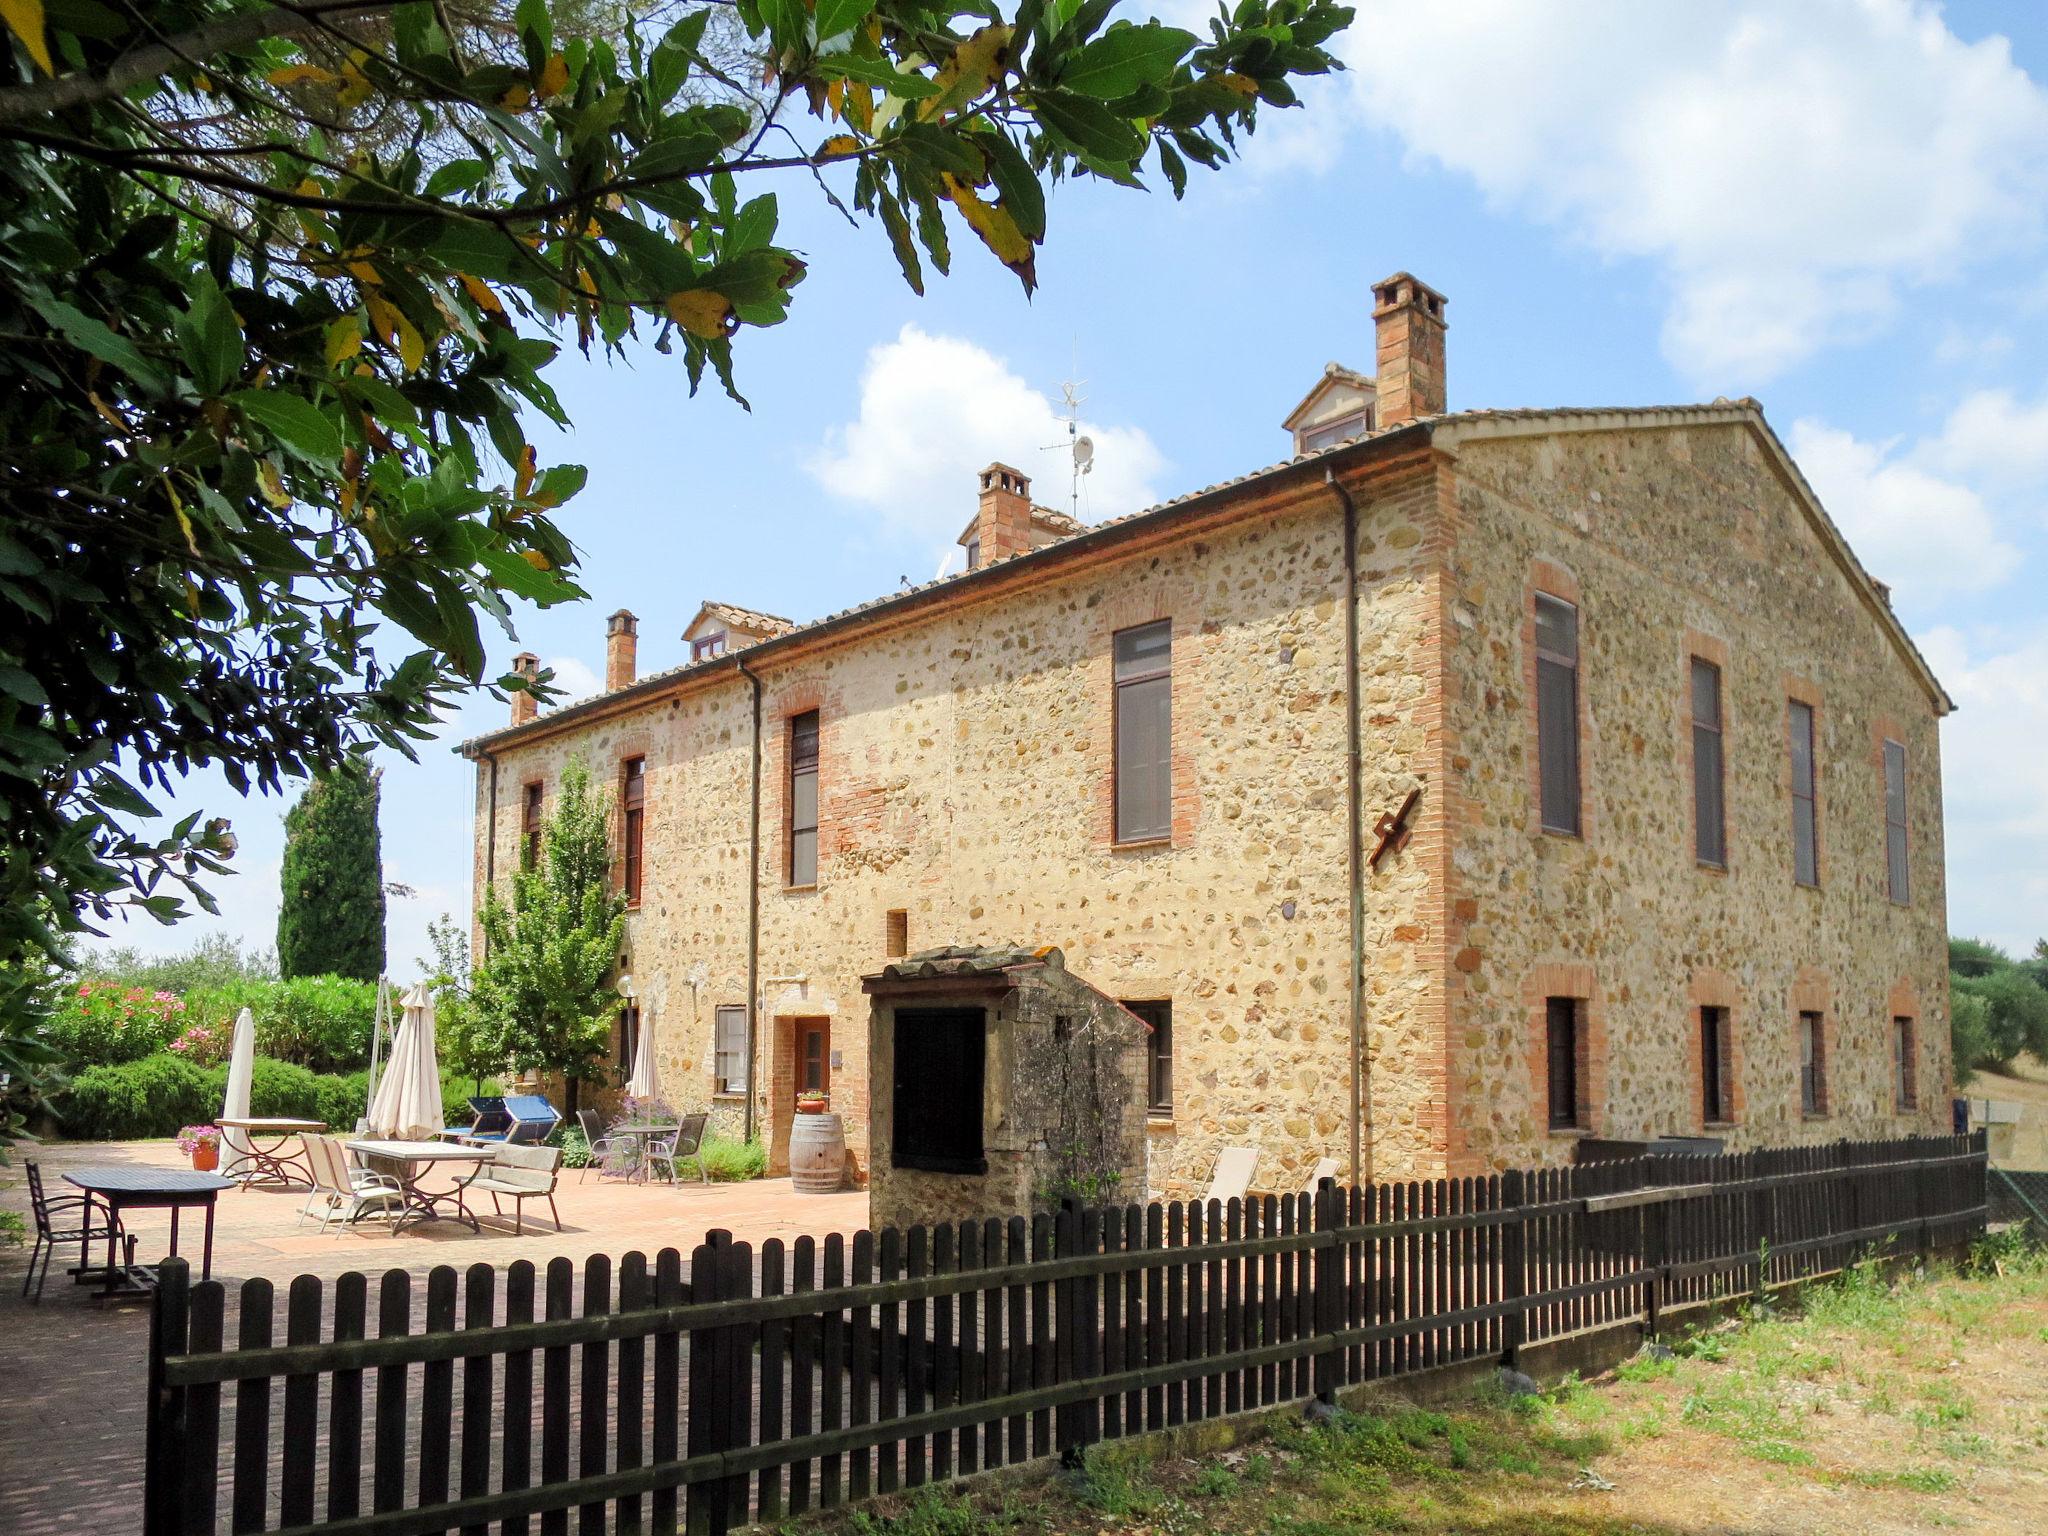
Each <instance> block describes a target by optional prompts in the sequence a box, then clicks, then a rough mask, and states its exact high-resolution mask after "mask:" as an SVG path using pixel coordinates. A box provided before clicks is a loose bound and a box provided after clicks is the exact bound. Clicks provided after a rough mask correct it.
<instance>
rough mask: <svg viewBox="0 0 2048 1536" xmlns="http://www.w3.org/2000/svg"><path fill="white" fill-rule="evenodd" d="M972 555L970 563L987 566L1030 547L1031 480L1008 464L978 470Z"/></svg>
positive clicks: (1021, 552)
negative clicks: (978, 503) (978, 501)
mask: <svg viewBox="0 0 2048 1536" xmlns="http://www.w3.org/2000/svg"><path fill="white" fill-rule="evenodd" d="M974 542H975V545H976V550H975V556H976V558H975V559H973V560H971V561H970V562H969V564H971V565H988V564H990V563H991V562H993V561H996V560H1001V559H1003V558H1005V557H1006V556H1009V555H1022V554H1028V553H1029V552H1030V550H1031V480H1030V477H1029V476H1027V475H1026V474H1025V473H1024V472H1023V471H1022V470H1017V469H1012V468H1010V466H1009V465H1007V464H991V465H989V467H988V468H987V469H984V470H983V471H982V472H981V510H980V512H979V513H977V514H976V516H975V519H974Z"/></svg>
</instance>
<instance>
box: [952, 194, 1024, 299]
mask: <svg viewBox="0 0 2048 1536" xmlns="http://www.w3.org/2000/svg"><path fill="white" fill-rule="evenodd" d="M945 183H946V196H948V197H949V198H951V199H952V200H953V206H954V207H955V208H958V209H959V210H960V217H962V218H963V219H965V220H966V221H967V225H968V227H969V228H970V229H972V230H973V231H974V232H975V233H976V234H977V235H979V236H981V243H982V244H983V245H985V246H987V247H988V248H989V249H990V250H991V251H994V252H995V253H996V259H997V260H998V261H1000V262H1001V263H1002V264H1003V265H1004V266H1006V267H1008V268H1009V269H1010V270H1011V271H1012V272H1014V273H1016V274H1017V275H1018V276H1019V277H1021V278H1023V279H1024V286H1025V288H1026V289H1027V290H1028V289H1030V288H1033V287H1035V286H1036V285H1037V282H1038V271H1037V265H1038V263H1037V256H1036V254H1035V253H1034V252H1033V251H1032V249H1031V241H1030V240H1029V239H1028V238H1027V237H1026V236H1025V234H1024V232H1023V231H1022V230H1020V229H1018V228H1017V221H1016V220H1015V219H1014V218H1012V217H1011V216H1010V211H1009V210H1008V209H1007V208H1004V207H1002V206H1001V205H1000V204H997V203H984V202H983V201H982V200H981V199H980V198H979V197H977V196H975V194H974V189H973V188H972V187H969V186H963V185H962V184H961V183H959V182H957V181H955V180H954V179H953V178H952V177H951V176H947V177H946V178H945Z"/></svg>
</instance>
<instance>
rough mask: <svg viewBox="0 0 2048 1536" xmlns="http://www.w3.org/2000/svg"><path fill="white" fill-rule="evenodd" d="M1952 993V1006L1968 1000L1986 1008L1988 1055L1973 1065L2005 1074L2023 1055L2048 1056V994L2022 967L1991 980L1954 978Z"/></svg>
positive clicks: (1998, 973) (1996, 973)
mask: <svg viewBox="0 0 2048 1536" xmlns="http://www.w3.org/2000/svg"><path fill="white" fill-rule="evenodd" d="M1950 991H1951V1002H1952V1005H1953V1004H1954V1003H1956V1002H1960V1001H1961V999H1963V998H1966V997H1967V998H1975V999H1977V1000H1978V1001H1979V1002H1981V1003H1982V1005H1983V1037H1984V1045H1983V1050H1984V1052H1985V1054H1984V1055H1983V1056H1982V1057H1980V1058H1979V1059H1978V1060H1977V1061H1975V1062H1974V1063H1972V1064H1973V1065H1976V1066H1987V1067H1992V1068H1994V1069H1996V1070H1998V1071H2001V1072H2002V1071H2004V1070H2005V1069H2006V1068H2007V1067H2009V1066H2011V1065H2012V1062H2013V1058H2014V1057H2016V1056H2018V1055H2019V1054H2020V1052H2021V1051H2032V1052H2034V1054H2036V1055H2043V1054H2048V991H2043V990H2042V989H2041V988H2040V987H2039V986H2037V985H2036V984H2035V982H2034V979H2033V978H2032V977H2031V976H2029V975H2028V974H2027V973H2026V971H2025V970H2024V969H2022V968H2021V967H2019V966H2016V965H2013V966H2007V967H2006V968H2005V969H2003V970H1998V971H1993V972H1992V973H1991V974H1990V975H1988V976H1969V977H1963V976H1957V977H1954V978H1952V979H1951V983H1950ZM1972 1027H1974V1024H1973V1026H1972Z"/></svg>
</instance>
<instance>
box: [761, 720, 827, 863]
mask: <svg viewBox="0 0 2048 1536" xmlns="http://www.w3.org/2000/svg"><path fill="white" fill-rule="evenodd" d="M805 720H811V721H814V722H815V724H816V728H817V750H816V753H815V755H814V756H813V757H812V759H811V763H810V766H809V767H808V768H804V767H801V766H800V765H799V764H798V762H797V757H796V747H797V741H796V737H797V728H798V725H799V723H800V722H802V721H805ZM779 723H780V726H781V728H780V729H779V730H777V731H776V732H775V733H774V734H775V746H776V753H775V755H776V766H775V782H776V783H777V784H778V785H780V786H781V792H782V858H781V868H780V871H779V872H778V874H777V877H776V878H777V881H778V883H779V884H780V885H781V886H782V888H783V889H784V890H785V891H812V890H816V889H817V886H818V877H819V875H820V874H821V873H822V871H823V870H824V867H825V783H826V777H825V711H824V710H823V709H822V708H821V707H820V706H819V705H818V704H816V703H814V702H810V701H809V700H808V698H805V697H798V698H794V699H789V700H785V701H783V708H782V710H781V712H780V715H779ZM805 773H808V774H809V775H810V776H811V805H812V816H813V820H812V823H811V825H810V827H809V828H808V829H806V828H803V827H799V826H798V824H797V806H796V799H797V780H798V778H799V777H800V776H801V775H803V774H805ZM805 830H808V831H809V832H810V834H811V868H810V870H809V874H810V878H809V879H807V880H804V879H799V878H797V877H798V875H799V874H800V873H801V871H799V870H798V868H797V857H798V849H797V834H798V832H800V831H805Z"/></svg>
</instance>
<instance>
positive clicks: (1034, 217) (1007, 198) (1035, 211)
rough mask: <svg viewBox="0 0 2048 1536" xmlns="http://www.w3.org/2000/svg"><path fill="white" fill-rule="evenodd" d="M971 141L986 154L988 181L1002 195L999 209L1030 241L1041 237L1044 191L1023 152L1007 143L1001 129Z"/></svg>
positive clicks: (1007, 139) (1043, 221)
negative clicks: (994, 185)
mask: <svg viewBox="0 0 2048 1536" xmlns="http://www.w3.org/2000/svg"><path fill="white" fill-rule="evenodd" d="M974 142H975V143H976V144H979V145H980V146H981V147H982V148H983V149H984V150H986V151H987V152H988V174H989V179H990V180H991V181H993V182H994V183H995V184H996V191H997V192H999V193H1001V194H1002V199H1003V209H1004V211H1005V212H1007V213H1008V214H1009V215H1010V217H1011V218H1012V219H1013V220H1015V221H1016V224H1017V228H1018V230H1019V231H1020V232H1021V233H1022V234H1023V235H1024V237H1025V238H1026V239H1027V240H1031V241H1033V242H1037V241H1041V240H1043V239H1044V238H1045V188H1044V187H1042V186H1040V185H1039V182H1038V173H1037V172H1036V171H1034V170H1032V169H1031V163H1030V162H1029V161H1028V160H1026V159H1025V158H1024V152H1023V151H1022V150H1020V149H1018V148H1017V146H1016V145H1015V144H1013V143H1011V142H1010V136H1009V135H1008V134H1006V133H1004V132H1003V131H1002V130H1001V129H998V130H996V131H995V132H994V133H983V134H977V135H976V136H975V139H974Z"/></svg>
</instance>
